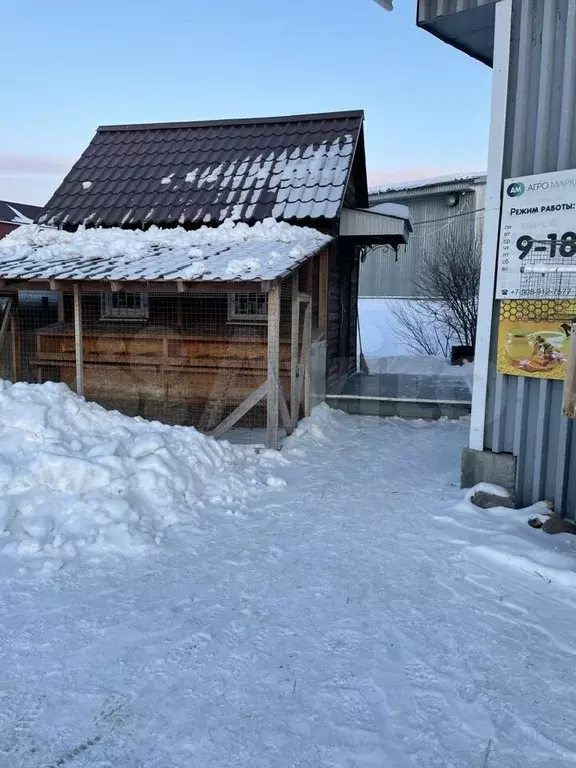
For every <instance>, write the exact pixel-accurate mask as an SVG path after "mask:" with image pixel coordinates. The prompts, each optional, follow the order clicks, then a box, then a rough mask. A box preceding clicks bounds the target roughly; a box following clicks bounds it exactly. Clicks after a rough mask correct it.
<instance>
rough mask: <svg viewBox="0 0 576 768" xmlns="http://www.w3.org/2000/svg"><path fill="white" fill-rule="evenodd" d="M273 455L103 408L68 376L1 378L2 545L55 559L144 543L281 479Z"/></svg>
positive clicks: (239, 503)
mask: <svg viewBox="0 0 576 768" xmlns="http://www.w3.org/2000/svg"><path fill="white" fill-rule="evenodd" d="M274 456H275V455H274V454H272V452H264V453H262V454H258V453H256V451H255V449H254V448H250V447H246V446H232V445H230V444H229V443H227V442H218V441H217V440H215V439H213V438H210V437H206V436H205V435H202V434H200V433H199V432H197V431H196V430H195V429H193V428H190V427H169V426H166V425H164V424H160V423H158V422H148V421H145V420H144V419H139V418H130V417H128V416H124V415H122V414H120V413H118V412H116V411H106V410H105V409H104V408H101V407H100V406H98V405H96V404H94V403H89V402H86V401H85V400H84V399H83V398H80V397H78V396H77V395H75V394H74V393H73V392H71V391H70V390H69V389H68V388H67V387H66V386H65V385H64V384H53V383H46V384H42V385H36V384H14V385H11V384H9V383H8V382H0V551H2V552H3V553H9V554H13V555H41V556H43V557H44V558H48V559H50V560H51V561H52V563H53V566H54V567H59V566H60V565H61V564H62V562H63V561H66V560H69V559H70V558H73V557H76V556H77V555H79V554H80V553H82V552H86V553H91V554H93V555H103V554H106V553H110V552H116V553H128V552H131V551H142V550H146V549H148V548H149V547H151V546H153V545H154V544H160V543H161V542H162V540H163V538H164V535H165V532H166V529H167V528H168V527H169V526H172V525H175V524H177V523H188V524H190V523H192V524H195V521H199V513H200V512H201V510H203V509H205V508H206V507H207V506H210V505H216V506H218V507H222V508H223V509H224V510H226V511H233V512H236V511H238V510H240V509H241V508H242V507H243V506H244V505H245V503H246V501H247V500H248V499H250V498H252V497H253V496H254V494H257V493H258V492H260V491H262V490H263V489H265V488H266V487H268V486H274V487H276V486H277V485H278V482H277V478H274V477H272V476H271V475H270V474H269V466H270V465H271V463H272V461H273V460H274ZM278 460H279V459H276V462H277V461H278Z"/></svg>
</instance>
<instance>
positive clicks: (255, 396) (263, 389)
mask: <svg viewBox="0 0 576 768" xmlns="http://www.w3.org/2000/svg"><path fill="white" fill-rule="evenodd" d="M267 392H268V382H267V381H265V382H264V383H263V384H261V385H260V386H259V387H258V389H257V390H255V391H254V392H252V394H251V395H248V397H247V398H246V400H244V402H243V403H240V405H239V406H238V407H237V408H235V409H234V410H233V411H232V413H230V414H229V415H228V416H226V418H225V419H224V421H221V422H220V424H218V426H217V427H216V428H215V429H213V430H212V432H210V434H211V435H212V437H222V435H223V434H225V433H226V432H228V430H229V429H231V428H232V427H233V426H234V424H236V422H237V421H240V419H241V418H242V416H245V415H246V414H247V413H248V411H249V410H250V409H251V408H254V406H255V405H258V403H259V402H260V400H262V399H263V398H264V397H265V396H266V394H267Z"/></svg>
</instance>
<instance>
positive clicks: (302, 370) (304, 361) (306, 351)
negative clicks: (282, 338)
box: [293, 304, 312, 424]
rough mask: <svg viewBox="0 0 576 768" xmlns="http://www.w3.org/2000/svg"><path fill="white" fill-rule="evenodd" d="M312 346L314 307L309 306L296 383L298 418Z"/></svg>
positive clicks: (305, 314)
mask: <svg viewBox="0 0 576 768" xmlns="http://www.w3.org/2000/svg"><path fill="white" fill-rule="evenodd" d="M311 344H312V305H311V304H308V305H307V306H306V309H305V311H304V330H303V333H302V350H301V352H300V363H299V366H298V370H299V375H298V380H297V382H296V398H295V399H296V402H297V404H298V405H297V411H296V412H297V414H298V416H299V415H300V404H301V403H302V394H305V391H306V390H305V380H306V370H307V368H309V367H310V347H311ZM308 375H309V374H308ZM308 386H309V385H308ZM305 406H306V404H305ZM308 408H309V404H308ZM305 412H306V411H305ZM306 415H308V414H306ZM298 416H297V417H296V421H298ZM296 421H293V423H294V424H296Z"/></svg>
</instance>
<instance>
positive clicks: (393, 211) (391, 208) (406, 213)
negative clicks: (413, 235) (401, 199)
mask: <svg viewBox="0 0 576 768" xmlns="http://www.w3.org/2000/svg"><path fill="white" fill-rule="evenodd" d="M369 211H370V213H379V214H381V215H382V216H393V217H394V218H397V219H406V220H407V221H410V219H411V216H410V208H408V206H407V205H401V204H400V203H378V205H373V206H372V207H371V208H369Z"/></svg>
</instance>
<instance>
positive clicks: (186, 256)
mask: <svg viewBox="0 0 576 768" xmlns="http://www.w3.org/2000/svg"><path fill="white" fill-rule="evenodd" d="M331 239H332V238H331V237H330V236H329V235H324V234H322V233H321V232H318V231H317V230H315V229H311V228H309V227H297V226H294V225H291V224H287V223H285V222H277V221H275V220H274V219H265V220H264V221H262V222H258V223H256V224H255V225H254V226H252V227H249V226H248V225H247V224H243V223H235V222H233V221H231V220H227V221H225V222H224V223H223V224H222V225H221V226H219V227H216V228H214V227H201V228H200V229H197V230H194V231H188V230H185V229H183V228H182V227H176V228H173V229H158V228H157V227H151V228H150V229H148V230H146V231H142V230H127V229H120V228H118V227H110V228H106V229H98V228H95V229H85V228H83V227H81V228H80V229H78V230H77V231H76V232H64V231H61V230H56V229H49V228H45V227H39V226H36V225H31V226H29V227H21V228H19V229H17V230H15V231H14V232H11V233H10V234H9V235H8V236H7V237H5V238H4V239H3V240H0V277H1V278H3V279H20V280H22V279H23V280H35V279H36V280H144V281H146V280H201V281H214V280H228V281H230V280H244V281H256V280H273V279H275V278H277V277H281V276H283V275H285V274H287V273H288V272H290V271H291V270H292V269H294V268H295V267H296V266H297V265H298V264H300V263H301V262H303V261H305V260H306V259H307V258H309V257H310V256H313V255H314V254H315V253H317V252H318V251H319V250H321V248H322V247H323V246H325V245H326V243H328V242H329V241H330V240H331Z"/></svg>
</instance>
